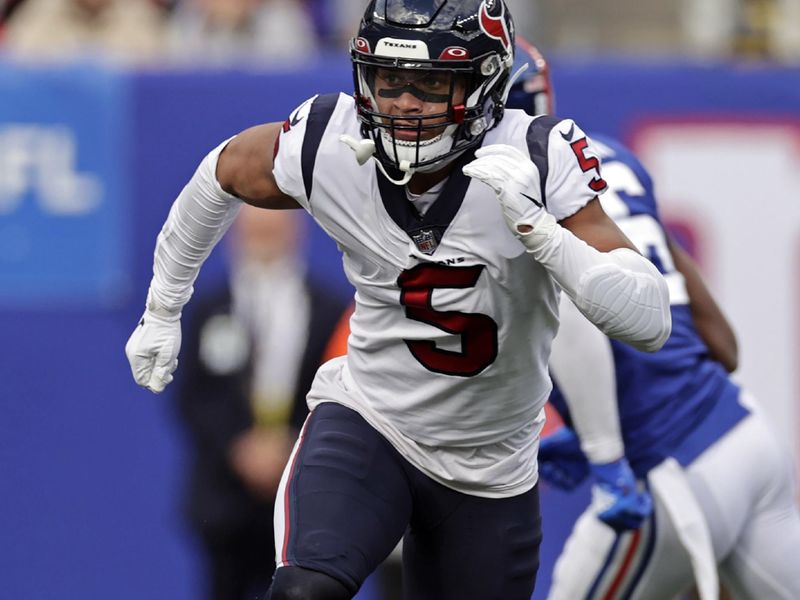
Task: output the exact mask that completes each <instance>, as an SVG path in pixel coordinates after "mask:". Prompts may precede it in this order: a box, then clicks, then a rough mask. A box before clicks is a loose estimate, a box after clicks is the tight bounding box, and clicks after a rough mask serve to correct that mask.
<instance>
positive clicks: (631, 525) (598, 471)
mask: <svg viewBox="0 0 800 600" xmlns="http://www.w3.org/2000/svg"><path fill="white" fill-rule="evenodd" d="M589 468H590V469H591V472H592V476H593V478H594V485H593V486H592V505H593V507H594V509H595V511H596V512H597V518H598V519H600V520H601V521H603V523H606V524H607V525H608V526H609V527H611V528H612V529H614V531H616V532H617V533H621V532H623V531H627V530H629V529H638V528H639V527H641V525H642V523H643V522H644V521H645V519H647V518H648V517H649V516H650V515H651V514H652V513H653V499H652V498H651V496H650V494H649V493H648V492H647V491H645V490H639V489H638V486H637V483H636V476H635V475H634V474H633V471H631V467H630V465H629V464H628V461H627V460H626V459H625V458H621V459H619V460H616V461H614V462H610V463H605V464H591V465H590V467H589Z"/></svg>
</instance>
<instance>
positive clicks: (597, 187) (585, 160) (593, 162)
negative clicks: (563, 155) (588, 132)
mask: <svg viewBox="0 0 800 600" xmlns="http://www.w3.org/2000/svg"><path fill="white" fill-rule="evenodd" d="M569 146H570V148H572V151H573V152H574V153H575V156H576V157H577V158H578V164H579V165H580V166H581V170H582V171H583V172H584V173H587V172H588V171H591V170H592V169H594V170H595V171H597V177H595V178H594V179H592V181H591V182H589V187H590V188H592V191H594V192H601V191H603V190H604V189H606V187H608V184H607V183H606V182H605V180H604V179H603V178H602V177H601V176H600V161H599V160H597V158H596V157H594V156H592V157H587V156H586V153H585V152H586V148H588V147H589V140H587V139H586V138H585V137H582V138H581V139H579V140H576V141H574V142H572V143H571V144H570V145H569Z"/></svg>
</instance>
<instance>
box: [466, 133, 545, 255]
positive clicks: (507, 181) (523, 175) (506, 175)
mask: <svg viewBox="0 0 800 600" xmlns="http://www.w3.org/2000/svg"><path fill="white" fill-rule="evenodd" d="M463 171H464V175H467V176H469V177H472V178H474V179H478V180H479V181H482V182H483V183H485V184H486V185H488V186H489V187H490V188H492V190H494V193H495V194H497V198H498V200H500V205H501V206H502V209H503V216H504V217H505V221H506V225H508V228H509V229H510V230H511V232H512V233H513V234H514V235H515V236H517V237H518V238H520V240H522V242H523V243H525V245H526V246H527V245H528V243H529V242H533V241H534V239H535V238H538V237H540V236H542V235H543V236H545V237H549V235H550V234H551V233H552V231H553V229H554V228H555V227H556V220H555V217H553V215H551V214H550V213H548V212H547V211H546V210H545V209H544V203H543V202H542V198H541V195H542V192H541V184H540V181H541V180H540V176H539V169H538V168H537V166H536V165H535V164H533V161H531V159H530V158H528V157H527V156H525V154H523V153H522V152H521V151H519V150H517V149H516V148H514V147H513V146H509V145H506V144H492V145H489V146H484V147H483V148H481V149H479V150H478V151H477V152H476V153H475V160H473V161H472V162H471V163H469V164H467V165H466V166H464V168H463Z"/></svg>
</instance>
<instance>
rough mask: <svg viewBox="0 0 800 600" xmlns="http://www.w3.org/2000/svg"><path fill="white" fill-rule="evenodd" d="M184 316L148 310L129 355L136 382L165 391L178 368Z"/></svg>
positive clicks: (131, 340)
mask: <svg viewBox="0 0 800 600" xmlns="http://www.w3.org/2000/svg"><path fill="white" fill-rule="evenodd" d="M180 349H181V314H180V313H177V314H174V315H170V314H166V313H164V314H157V313H156V312H154V311H152V310H150V309H147V310H145V311H144V314H143V315H142V318H141V319H140V320H139V325H138V326H137V327H136V329H134V330H133V333H132V334H131V337H130V338H129V339H128V343H127V344H125V354H126V355H127V357H128V362H129V363H130V365H131V371H132V372H133V378H134V379H135V380H136V383H138V384H139V385H141V386H142V387H146V388H147V389H148V390H150V391H151V392H155V393H156V394H158V393H160V392H163V391H164V388H165V387H167V385H169V383H170V382H171V381H172V373H173V372H174V371H175V369H177V368H178V352H179V351H180Z"/></svg>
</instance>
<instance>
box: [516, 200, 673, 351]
mask: <svg viewBox="0 0 800 600" xmlns="http://www.w3.org/2000/svg"><path fill="white" fill-rule="evenodd" d="M520 239H521V240H522V242H523V244H525V246H526V247H527V248H528V251H529V252H530V253H531V254H533V256H534V258H536V260H537V261H538V262H539V263H540V264H541V265H543V266H544V267H545V268H546V269H547V270H548V272H549V273H550V274H551V275H552V277H553V278H554V279H555V280H556V281H557V282H558V284H559V285H560V286H561V288H562V289H563V290H564V291H565V292H566V293H567V295H568V296H569V297H570V298H571V299H572V301H573V302H574V303H575V305H576V306H577V307H578V308H579V309H580V311H581V312H582V313H583V314H584V315H585V316H586V318H588V319H589V320H590V321H591V322H592V323H594V324H595V325H596V326H597V327H598V328H599V329H600V330H601V331H602V332H603V333H605V334H606V335H608V336H610V337H612V338H615V339H618V340H620V341H623V342H626V343H628V344H631V345H632V346H633V347H635V348H637V349H639V350H643V351H645V352H654V351H656V350H658V349H659V348H661V346H663V345H664V342H665V341H666V340H667V338H668V337H669V334H670V331H671V329H672V317H671V315H670V310H669V290H668V288H667V284H666V282H665V281H664V278H663V277H662V276H661V274H660V273H659V272H658V271H657V270H656V268H655V267H654V266H653V265H652V264H651V263H650V261H648V260H647V259H645V258H644V257H643V256H641V255H640V254H638V253H637V252H635V251H633V250H630V249H628V248H620V249H617V250H612V251H611V252H599V251H598V250H596V249H594V248H592V247H591V246H590V245H589V244H587V243H586V242H584V241H583V240H581V239H580V238H578V237H576V236H575V235H574V234H573V233H572V232H571V231H569V230H568V229H566V228H564V227H562V226H560V225H559V224H558V223H556V222H555V220H554V219H553V218H552V216H551V215H546V216H544V217H543V218H542V220H541V221H540V222H539V223H538V224H537V225H536V227H535V229H534V231H533V232H532V233H528V234H525V235H522V236H520Z"/></svg>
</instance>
